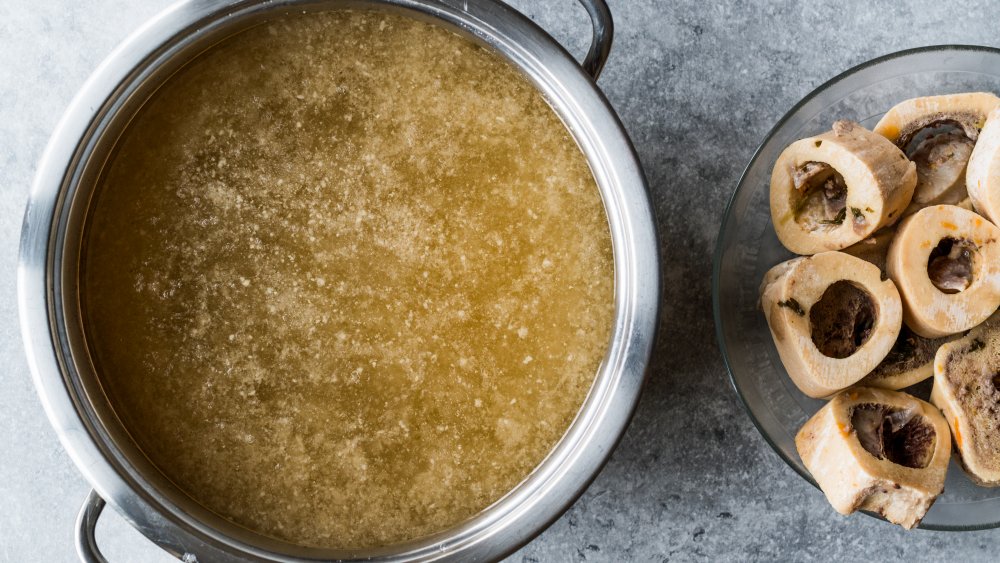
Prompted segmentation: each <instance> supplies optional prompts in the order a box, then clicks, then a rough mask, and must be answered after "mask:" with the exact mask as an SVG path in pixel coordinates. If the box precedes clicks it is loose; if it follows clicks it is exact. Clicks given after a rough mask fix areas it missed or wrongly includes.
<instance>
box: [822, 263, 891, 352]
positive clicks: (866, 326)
mask: <svg viewBox="0 0 1000 563" xmlns="http://www.w3.org/2000/svg"><path fill="white" fill-rule="evenodd" d="M877 320H878V312H877V311H876V308H875V301H874V300H873V299H872V296H871V295H870V294H869V293H868V292H867V291H865V290H863V289H861V288H860V287H858V286H856V285H854V284H853V283H851V282H849V281H845V280H840V281H837V282H834V283H833V284H831V285H830V286H829V287H827V288H826V291H824V292H823V296H822V297H821V298H820V300H819V301H817V302H816V304H815V305H813V306H812V307H811V308H810V309H809V324H810V326H811V328H812V341H813V344H815V345H816V348H817V349H819V351H820V352H821V353H822V354H823V355H824V356H827V357H830V358H837V359H841V358H846V357H848V356H850V355H851V354H854V352H856V351H857V350H858V348H860V347H861V346H862V345H864V343H865V342H867V341H868V337H869V336H871V333H872V330H873V329H874V328H875V322H876V321H877Z"/></svg>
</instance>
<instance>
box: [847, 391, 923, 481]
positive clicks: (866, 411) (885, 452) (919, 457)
mask: <svg viewBox="0 0 1000 563" xmlns="http://www.w3.org/2000/svg"><path fill="white" fill-rule="evenodd" d="M851 426H852V427H853V428H854V431H855V433H856V434H857V436H858V442H860V443H861V447H862V448H864V449H865V451H867V452H868V453H870V454H871V455H872V456H873V457H875V458H876V459H887V460H889V461H891V462H892V463H895V464H897V465H902V466H904V467H911V468H914V469H923V468H924V467H927V466H928V465H929V464H930V462H931V458H932V457H933V456H934V440H935V438H936V434H935V432H934V427H933V426H932V425H931V424H930V423H929V422H928V421H927V420H926V419H925V418H924V417H923V416H922V415H920V414H919V413H918V412H917V411H916V410H915V409H900V408H895V407H890V406H887V405H880V404H874V403H866V404H862V405H858V406H856V407H855V408H854V411H853V412H852V413H851Z"/></svg>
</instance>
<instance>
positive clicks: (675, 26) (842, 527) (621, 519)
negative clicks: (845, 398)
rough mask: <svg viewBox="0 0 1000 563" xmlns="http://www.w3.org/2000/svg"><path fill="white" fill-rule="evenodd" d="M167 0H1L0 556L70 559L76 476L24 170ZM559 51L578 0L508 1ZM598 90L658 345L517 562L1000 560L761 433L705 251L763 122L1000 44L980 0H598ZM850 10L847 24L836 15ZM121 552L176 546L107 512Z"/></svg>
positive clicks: (107, 531) (967, 536) (581, 37)
mask: <svg viewBox="0 0 1000 563" xmlns="http://www.w3.org/2000/svg"><path fill="white" fill-rule="evenodd" d="M170 2H171V0H143V1H141V2H140V1H133V0H88V1H87V2H79V1H76V0H43V1H37V0H36V1H29V0H6V1H4V2H2V3H0V47H2V49H0V100H2V102H0V124H2V125H0V127H2V135H0V179H2V181H0V238H2V240H3V244H2V245H0V365H2V366H3V367H2V368H0V390H2V391H0V451H3V452H4V454H5V457H4V460H3V461H2V462H0V499H2V500H3V503H4V509H3V510H2V511H0V561H11V562H23V561H42V562H56V561H73V560H74V558H75V556H74V553H73V540H72V536H73V520H74V518H75V516H76V511H77V509H78V508H79V506H80V503H81V502H82V500H83V498H84V496H85V495H86V493H87V490H88V486H87V484H86V482H85V481H84V480H83V478H82V477H81V476H80V475H79V473H78V472H77V471H76V469H75V468H74V466H73V464H72V463H71V461H70V459H69V457H68V456H67V455H66V453H65V452H64V451H63V450H62V448H61V447H60V445H59V443H58V441H57V439H56V436H55V434H54V432H53V431H52V430H51V429H50V427H49V424H48V422H47V420H46V419H45V414H44V412H43V411H42V406H41V404H40V402H39V400H38V398H37V397H36V395H35V392H34V389H33V388H32V384H31V379H30V376H29V373H28V368H27V364H26V360H25V357H24V352H23V349H22V344H21V338H20V334H19V329H18V325H17V303H16V298H15V263H16V259H17V245H18V235H19V231H20V226H21V215H22V213H23V209H24V204H25V202H26V197H27V193H28V186H29V184H30V181H31V177H32V175H33V173H34V167H35V165H36V162H37V160H38V158H39V156H40V155H41V152H42V149H43V147H44V145H45V143H46V141H47V139H48V136H49V134H50V133H51V131H52V129H53V128H54V127H55V124H56V121H57V120H58V118H59V115H60V114H61V113H62V111H63V110H64V109H65V108H66V106H67V104H68V103H69V101H70V99H71V98H72V96H73V94H74V93H75V92H76V91H77V89H78V88H79V87H80V86H81V84H82V83H83V81H84V80H85V79H86V77H87V76H88V75H89V74H90V72H91V71H92V70H93V69H94V68H95V67H96V65H97V64H98V63H99V62H100V61H101V59H103V58H104V57H105V56H106V55H107V54H108V53H109V51H110V50H111V49H112V48H113V47H114V46H115V45H116V44H117V43H118V42H119V41H121V40H122V39H123V38H124V37H125V36H126V35H127V34H128V33H129V32H131V31H132V30H134V29H135V28H137V27H138V26H139V25H140V24H141V23H142V22H143V21H144V20H146V19H148V18H149V17H151V16H153V15H154V14H155V13H156V12H157V11H159V10H161V9H163V8H165V7H166V6H167V5H169V4H170ZM512 3H513V4H514V5H515V6H517V7H518V8H520V9H521V10H522V11H525V12H526V13H527V14H528V15H530V16H531V17H532V18H533V19H535V20H536V21H538V22H540V23H541V24H542V25H543V26H545V27H546V28H547V29H549V30H551V31H552V33H553V35H555V36H556V38H558V39H560V40H561V41H563V42H564V43H565V44H566V45H567V46H568V47H569V48H570V50H571V51H573V52H575V53H578V54H579V53H582V52H583V51H584V50H585V49H586V45H587V44H588V42H589V27H588V25H587V23H586V15H585V14H584V12H583V10H582V9H579V8H577V7H576V6H575V5H574V3H573V1H572V0H545V1H537V2H536V1H528V0H519V1H517V2H512ZM610 3H611V8H612V11H613V13H614V16H615V21H616V30H617V34H616V37H615V46H614V48H613V50H612V55H611V59H610V60H609V61H608V64H607V67H606V68H605V71H604V74H603V76H602V77H601V80H600V85H601V87H602V88H603V89H604V91H605V93H606V94H607V96H608V98H610V100H611V102H612V104H613V105H614V106H615V108H616V109H617V110H618V113H619V114H620V115H621V118H622V121H624V123H625V126H626V128H627V129H628V131H629V132H630V134H631V136H632V139H633V140H634V142H635V145H636V147H637V149H638V151H639V155H640V157H641V159H642V162H643V165H644V166H645V169H646V174H647V176H648V178H649V183H650V186H651V188H652V191H653V201H654V204H655V209H656V213H657V217H658V222H659V228H660V241H661V244H662V261H663V265H664V266H663V277H664V288H665V292H664V295H663V305H662V327H661V331H660V338H659V343H658V346H657V351H656V360H655V363H654V366H653V368H652V370H651V373H650V375H649V381H648V384H647V386H646V390H645V394H644V396H643V399H642V402H641V403H640V405H639V408H638V412H637V413H636V416H635V419H634V421H633V422H632V426H631V427H630V429H629V430H628V432H627V433H626V435H625V437H624V439H623V441H622V443H621V445H620V447H619V448H618V450H617V451H616V452H615V454H614V456H613V457H612V458H611V461H610V463H609V464H608V465H607V467H606V468H605V469H604V471H603V473H602V474H601V475H600V476H599V477H598V478H597V480H596V481H594V483H593V485H592V486H591V487H590V489H589V490H588V491H587V493H586V494H584V495H583V497H582V498H581V499H580V500H579V501H578V502H577V503H576V504H575V505H574V506H573V507H572V508H571V509H570V510H569V512H567V513H566V515H565V516H563V517H562V518H561V519H560V520H559V521H558V522H556V523H555V524H554V525H553V526H552V527H551V528H549V530H548V531H546V532H545V533H543V534H542V535H541V536H540V537H539V538H538V539H536V540H535V541H534V542H532V543H531V544H529V545H528V546H527V547H525V548H523V549H522V550H521V551H519V552H517V553H516V554H515V555H513V556H512V557H511V561H517V562H521V561H523V562H525V563H529V562H543V561H575V560H593V561H627V560H636V561H674V560H678V561H688V560H700V559H705V560H719V559H731V560H748V559H750V560H800V561H803V560H815V559H821V560H862V559H864V560H868V559H870V558H871V557H875V558H876V559H880V560H941V559H948V560H961V561H966V562H972V561H987V560H991V559H992V560H995V559H996V557H997V544H998V540H1000V531H984V532H973V533H962V534H952V533H943V532H926V531H914V532H909V533H907V532H904V531H902V530H900V529H898V528H896V527H894V526H890V525H888V524H885V523H882V522H879V521H876V520H874V519H871V518H867V517H864V516H860V515H859V516H854V517H850V518H844V517H841V516H839V515H837V514H836V513H834V512H833V510H832V509H831V508H830V507H829V506H828V505H827V503H826V501H825V500H824V499H823V497H822V495H821V494H820V493H819V492H818V491H817V490H815V489H814V488H813V487H812V486H810V485H809V484H808V483H806V482H805V481H803V480H802V479H801V478H800V477H798V475H796V474H795V473H794V472H793V471H792V470H791V469H789V468H788V467H786V466H785V464H784V462H782V461H781V460H780V459H779V458H778V456H777V455H776V454H774V453H773V452H772V451H771V449H770V447H769V446H768V445H767V444H766V443H765V442H764V440H763V438H761V437H760V435H759V434H758V433H757V431H756V430H755V429H754V427H753V424H752V423H751V422H750V419H749V418H748V417H747V415H746V414H745V413H744V412H743V408H742V406H741V405H740V404H739V401H738V399H737V398H736V396H735V394H734V392H733V390H732V388H731V386H730V384H729V381H728V377H727V375H726V371H725V368H724V366H723V364H722V360H721V357H720V355H719V351H718V348H717V346H716V342H715V336H714V331H713V324H712V316H711V294H710V288H709V286H710V279H711V255H712V251H713V249H714V245H715V239H716V235H717V233H718V227H719V222H720V220H721V217H722V212H723V210H724V208H725V204H726V202H727V200H728V199H729V197H730V195H731V193H732V191H733V189H734V187H735V185H736V182H737V180H738V179H739V175H740V173H741V171H742V170H743V167H744V166H745V165H746V163H747V162H748V160H749V159H750V156H751V155H752V153H753V151H754V149H755V148H756V146H757V144H758V143H759V142H760V140H761V139H762V138H763V136H764V135H765V133H766V132H767V131H768V129H769V128H770V127H771V126H772V125H773V124H774V123H775V121H777V119H778V118H780V117H781V115H782V114H783V113H784V112H785V111H787V110H788V109H789V108H790V107H791V106H792V105H793V104H794V103H795V102H796V101H797V100H799V98H801V97H802V96H803V95H805V94H806V93H808V92H809V91H810V90H812V89H813V88H814V87H816V86H817V85H819V84H821V83H822V82H824V81H825V80H827V79H829V78H831V77H833V76H834V75H836V74H837V73H839V72H841V71H843V70H845V69H847V68H849V67H851V66H853V65H855V64H858V63H860V62H863V61H865V60H867V59H870V58H872V57H874V56H877V55H882V54H885V53H888V52H891V51H895V50H898V49H903V48H908V47H917V46H921V45H931V44H940V43H970V44H984V45H1000V37H998V36H997V28H996V24H995V22H996V11H995V6H994V5H993V4H992V3H991V2H987V1H985V0H973V1H966V2H961V3H958V2H941V1H935V0H921V1H917V2H906V3H902V2H894V3H889V2H872V1H869V0H845V1H843V2H829V3H813V2H796V1H790V0H785V1H776V2H752V1H749V0H734V1H729V2H700V1H691V0H683V1H675V2H665V1H656V0H630V1H625V0H617V1H615V0H611V2H610ZM845 26H846V29H845ZM98 540H99V542H100V544H101V545H102V546H103V549H104V550H105V553H106V555H107V556H108V558H109V560H110V561H112V562H117V561H129V562H133V561H151V562H156V561H164V562H165V561H170V560H171V559H170V558H169V557H167V556H165V555H164V554H163V553H162V552H159V551H158V550H157V548H155V547H154V546H152V544H150V543H149V542H147V541H146V540H145V539H144V538H142V537H141V536H140V535H139V534H138V532H135V531H134V530H132V529H131V528H130V527H129V526H128V525H127V524H125V523H124V522H123V521H122V520H121V518H120V517H118V516H117V515H116V514H114V513H113V511H109V512H106V513H105V516H104V517H102V520H101V523H100V526H99V527H98Z"/></svg>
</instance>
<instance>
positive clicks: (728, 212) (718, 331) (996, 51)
mask: <svg viewBox="0 0 1000 563" xmlns="http://www.w3.org/2000/svg"><path fill="white" fill-rule="evenodd" d="M947 51H962V52H973V53H974V52H981V53H989V54H992V55H1000V48H997V47H989V46H985V45H964V44H942V45H928V46H924V47H915V48H910V49H903V50H900V51H894V52H891V53H888V54H885V55H881V56H878V57H875V58H873V59H869V60H867V61H865V62H862V63H860V64H857V65H854V66H852V67H850V68H848V69H847V70H845V71H843V72H840V73H838V74H837V75H836V76H834V77H833V78H831V79H829V80H827V81H825V82H823V83H822V84H820V85H819V86H817V87H815V88H814V89H813V90H812V91H810V92H809V93H808V94H806V95H805V96H803V97H802V99H801V100H799V101H798V102H796V103H795V105H793V106H792V107H791V108H790V109H789V110H788V111H786V112H785V114H784V115H782V116H781V119H779V120H778V121H777V123H775V124H774V126H773V127H771V129H770V130H769V131H768V132H767V134H766V135H764V138H763V140H761V142H760V143H759V144H758V145H757V148H756V149H755V150H754V153H753V156H751V157H750V162H749V163H748V164H747V165H746V167H744V169H743V172H742V173H741V174H740V179H739V181H738V182H737V184H736V189H735V190H733V193H732V195H731V196H730V197H729V201H728V202H727V203H726V209H725V211H724V212H723V215H722V221H721V222H720V227H719V234H718V235H717V237H716V241H715V251H714V252H713V254H712V317H713V320H714V322H715V339H716V342H717V344H718V346H719V352H721V354H722V363H723V364H724V365H725V366H726V373H727V374H728V375H729V383H730V384H731V385H732V387H733V390H735V391H736V396H737V397H739V399H740V404H742V405H743V409H744V410H745V411H746V413H747V415H749V417H750V421H751V422H753V425H754V428H756V429H757V432H758V433H759V434H760V435H761V436H762V437H763V438H764V441H765V442H767V445H768V446H770V447H771V449H772V450H773V451H774V453H776V454H778V457H779V458H781V460H782V461H784V462H785V464H786V465H788V466H789V467H790V468H792V470H794V471H795V473H797V474H798V475H799V476H800V477H802V478H803V479H805V481H806V482H807V483H809V484H810V485H812V486H813V487H815V488H816V489H819V485H818V484H817V483H816V481H815V480H814V479H813V478H812V476H811V475H810V474H809V473H808V472H806V471H803V470H802V469H801V468H800V467H799V466H798V465H797V464H796V463H794V462H793V461H792V460H791V459H790V458H789V456H787V455H785V453H784V452H783V451H782V449H781V448H779V447H778V446H777V445H776V444H775V443H774V440H772V439H771V436H770V435H769V434H768V433H767V432H766V431H765V430H764V428H763V426H762V425H761V423H760V421H759V420H758V419H757V415H756V414H754V411H753V408H751V406H750V404H749V402H748V401H747V399H746V396H745V395H744V394H743V390H742V389H741V388H740V384H739V382H738V381H737V380H736V377H735V376H734V375H733V368H732V365H731V364H730V362H729V350H728V349H727V348H726V340H725V335H724V334H723V330H722V308H721V303H720V300H719V294H720V273H721V269H722V254H723V251H724V249H723V236H722V234H723V232H724V231H725V230H726V227H727V226H728V225H729V223H730V220H731V219H732V214H733V205H734V203H735V202H736V196H737V195H739V193H740V192H741V191H743V189H744V183H745V181H746V179H747V174H748V173H749V171H750V169H751V168H753V167H754V165H756V164H757V160H758V158H759V157H760V154H761V152H762V151H763V149H764V147H765V146H766V145H767V144H768V143H769V142H770V141H771V139H772V138H773V137H774V136H775V135H776V134H777V132H778V131H779V130H781V128H782V127H784V126H785V124H786V123H787V122H788V121H789V120H790V119H791V117H792V116H793V115H795V114H796V113H797V112H798V111H799V110H800V109H802V107H803V106H804V105H806V104H807V103H809V102H810V101H812V99H813V98H815V97H816V96H818V95H820V94H821V93H823V92H824V91H826V90H827V89H828V88H830V87H831V86H833V85H834V84H836V83H838V82H840V81H842V80H844V79H845V78H847V77H849V76H851V75H853V74H856V73H858V72H860V71H862V70H865V69H867V68H871V67H874V66H877V65H880V64H882V63H886V62H889V61H892V60H895V59H900V58H903V57H908V56H912V55H924V54H929V53H943V52H947ZM864 514H867V515H868V516H871V517H873V518H877V519H879V520H884V518H882V517H881V516H879V515H877V514H873V513H871V512H864ZM918 527H919V528H920V529H923V530H932V531H941V532H971V531H977V530H991V529H995V528H1000V518H998V519H997V521H996V522H992V523H989V524H980V525H972V526H949V525H939V524H935V525H928V524H920V525H919V526H918Z"/></svg>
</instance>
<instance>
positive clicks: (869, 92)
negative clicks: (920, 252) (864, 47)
mask: <svg viewBox="0 0 1000 563" xmlns="http://www.w3.org/2000/svg"><path fill="white" fill-rule="evenodd" d="M977 91H989V92H998V93H1000V49H992V48H986V47H972V46H959V45H947V46H937V47H926V48H920V49H912V50H907V51H900V52H898V53H893V54H891V55H886V56H884V57H880V58H877V59H874V60H872V61H869V62H867V63H864V64H861V65H859V66H856V67H854V68H852V69H850V70H848V71H847V72H844V73H843V74H841V75H840V76H837V77H836V78H834V79H832V80H830V81H829V82H827V83H826V84H823V85H822V86H820V87H819V88H816V89H815V90H814V91H813V92H811V93H810V94H809V95H808V96H806V97H805V98H803V99H802V101H800V102H799V103H798V104H796V105H795V107H793V108H792V109H791V111H789V112H788V113H787V114H786V115H785V116H784V117H783V118H782V119H781V120H780V121H779V122H778V124H777V125H775V127H774V129H772V130H771V132H770V133H768V135H767V137H765V139H764V142H763V143H762V144H761V145H760V148H758V149H757V152H756V153H755V154H754V156H753V158H752V159H751V160H750V164H749V165H748V166H747V168H746V171H744V173H743V177H742V178H741V179H740V183H739V185H738V186H737V188H736V193H734V194H733V197H732V200H730V202H729V206H728V207H727V209H726V214H725V217H724V219H723V221H722V228H721V230H720V232H719V240H718V243H717V247H716V251H715V259H714V265H713V275H712V293H713V307H714V314H715V327H716V334H717V337H718V339H719V347H720V349H721V350H722V354H723V358H724V359H725V362H726V367H727V369H728V370H729V375H730V377H731V378H732V382H733V386H734V387H735V388H736V392H737V394H739V396H740V399H741V400H742V401H743V404H744V406H745V407H746V409H747V412H748V413H749V414H750V418H751V419H753V421H754V424H755V425H756V426H757V429H758V430H760V433H761V434H762V435H763V436H764V438H765V439H766V440H767V442H768V443H769V444H770V445H771V447H773V448H774V450H775V451H776V452H777V453H778V455H780V456H781V458H782V459H784V460H785V462H787V463H788V465H790V466H791V467H792V469H794V470H795V471H797V472H798V473H799V475H801V476H802V478H803V479H806V480H807V481H809V482H810V483H812V484H813V485H814V486H815V485H816V482H815V481H814V480H813V479H812V477H811V476H810V475H809V472H808V471H807V470H806V468H805V466H804V465H803V464H802V460H801V459H799V456H798V453H797V452H796V450H795V434H796V433H797V432H798V430H799V428H801V427H802V425H803V424H804V423H805V422H806V420H808V419H809V417H811V416H812V415H813V413H815V412H816V411H817V410H818V409H819V408H820V407H822V406H823V404H824V401H822V400H816V399H810V398H809V397H807V396H806V395H804V394H803V393H802V392H800V391H799V390H798V388H796V387H795V385H794V384H793V383H792V381H791V379H789V377H788V374H787V373H786V372H785V368H784V367H783V366H782V364H781V360H780V359H779V358H778V351H777V349H776V348H775V347H774V343H773V341H772V339H771V334H770V332H769V331H768V328H767V322H766V321H765V320H764V314H763V312H762V311H761V310H760V308H759V306H758V288H759V286H760V283H761V280H762V279H763V277H764V273H765V272H766V271H767V270H768V269H769V268H771V266H774V265H775V264H777V263H779V262H782V261H784V260H787V259H789V258H792V257H793V256H794V255H793V254H792V253H791V252H789V251H788V250H786V249H785V248H784V247H783V246H781V243H779V242H778V237H777V235H775V233H774V229H773V228H772V226H771V214H770V209H769V206H768V190H769V183H770V178H771V168H772V166H773V165H774V162H775V160H776V159H777V157H778V155H779V154H780V153H781V151H782V150H784V148H785V147H787V146H788V145H789V144H791V143H792V142H793V141H796V140H798V139H801V138H803V137H808V136H811V135H815V134H818V133H822V132H823V131H827V130H829V129H830V126H831V125H832V123H833V122H834V121H835V120H837V119H852V120H854V121H857V122H859V123H861V124H862V125H863V126H865V127H867V128H869V129H871V128H872V127H874V126H875V123H877V122H878V120H879V118H880V117H882V114H883V113H885V111H886V110H888V109H889V108H890V107H892V106H893V105H895V104H896V103H898V102H901V101H903V100H905V99H907V98H914V97H917V96H929V95H934V94H949V93H957V92H977ZM928 389H929V386H928V385H927V384H926V382H925V384H924V385H923V386H922V387H921V386H918V387H917V389H916V391H915V392H914V394H916V395H917V396H922V398H925V399H926V397H927V394H928V393H927V391H928ZM830 510H831V511H832V510H833V509H832V508H831V509H830ZM920 527H922V528H927V529H932V530H977V529H985V528H996V527H1000V488H993V489H989V488H983V487H978V486H976V485H974V484H973V483H972V482H971V481H970V480H969V479H968V477H966V475H965V473H964V472H963V471H962V470H961V468H960V467H959V466H958V465H957V464H956V462H955V461H954V460H952V462H951V467H950V468H949V470H948V478H947V481H946V482H945V492H944V494H943V495H941V497H939V498H938V500H937V502H936V503H934V506H933V507H932V508H931V510H930V511H929V512H928V513H927V516H926V517H925V518H924V520H923V523H922V524H921V526H920Z"/></svg>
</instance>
